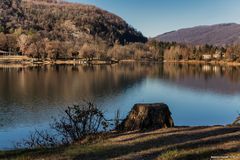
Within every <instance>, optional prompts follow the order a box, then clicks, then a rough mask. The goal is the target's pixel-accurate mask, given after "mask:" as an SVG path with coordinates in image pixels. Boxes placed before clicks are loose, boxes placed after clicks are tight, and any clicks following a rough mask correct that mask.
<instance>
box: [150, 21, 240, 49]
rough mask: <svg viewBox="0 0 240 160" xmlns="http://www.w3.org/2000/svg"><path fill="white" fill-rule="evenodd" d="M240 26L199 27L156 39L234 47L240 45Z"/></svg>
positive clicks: (231, 24) (233, 24) (234, 24)
mask: <svg viewBox="0 0 240 160" xmlns="http://www.w3.org/2000/svg"><path fill="white" fill-rule="evenodd" d="M239 37H240V25H239V24H236V23H228V24H217V25H210V26H197V27H193V28H185V29H180V30H177V31H172V32H168V33H165V34H162V35H159V36H157V37H155V38H154V39H156V40H158V41H163V42H177V43H185V44H192V45H205V44H209V45H217V46H224V45H233V44H238V43H240V38H239Z"/></svg>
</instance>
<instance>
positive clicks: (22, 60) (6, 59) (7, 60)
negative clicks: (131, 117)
mask: <svg viewBox="0 0 240 160" xmlns="http://www.w3.org/2000/svg"><path fill="white" fill-rule="evenodd" d="M132 62H156V61H151V60H134V59H124V60H119V61H118V60H110V61H104V60H98V59H93V60H90V61H88V60H86V59H68V60H64V59H58V60H50V59H47V60H37V59H34V58H30V57H27V56H0V68H24V67H34V66H39V65H54V64H57V65H112V64H116V63H132ZM163 63H178V64H210V65H221V66H240V62H230V61H223V60H219V61H218V60H211V61H204V60H179V61H177V60H164V61H163Z"/></svg>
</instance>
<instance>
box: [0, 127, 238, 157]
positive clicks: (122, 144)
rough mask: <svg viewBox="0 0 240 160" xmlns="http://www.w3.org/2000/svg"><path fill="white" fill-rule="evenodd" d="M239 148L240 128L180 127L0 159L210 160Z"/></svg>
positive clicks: (25, 151)
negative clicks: (212, 157)
mask: <svg viewBox="0 0 240 160" xmlns="http://www.w3.org/2000/svg"><path fill="white" fill-rule="evenodd" d="M239 145H240V126H194V127H189V126H187V127H186V126H180V127H174V128H163V129H157V130H150V131H145V132H139V131H132V132H125V133H115V132H110V133H108V134H106V135H103V136H100V137H98V136H97V137H95V138H94V140H93V141H92V142H89V143H87V144H82V143H81V142H76V143H74V144H71V145H69V146H59V147H57V148H52V149H43V148H42V149H41V148H40V149H18V150H10V151H0V159H9V158H10V159H46V160H48V159H49V160H52V159H67V160H68V159H69V160H70V159H122V160H124V159H139V157H140V158H141V159H156V158H157V159H164V160H175V159H176V160H179V159H196V158H197V159H209V158H210V157H211V156H240V150H239V148H238V147H239ZM103 146H104V147H103ZM149 157H154V158H149Z"/></svg>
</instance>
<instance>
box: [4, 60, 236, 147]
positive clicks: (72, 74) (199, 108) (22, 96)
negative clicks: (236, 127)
mask: <svg viewBox="0 0 240 160" xmlns="http://www.w3.org/2000/svg"><path fill="white" fill-rule="evenodd" d="M239 75H240V67H221V66H214V65H204V64H201V65H190V64H169V63H165V64H164V65H163V64H152V63H124V64H117V65H112V66H104V65H103V66H67V65H56V66H40V67H27V68H8V67H7V68H1V69H0V80H1V83H0V149H10V148H12V147H13V144H14V142H17V141H20V140H22V139H23V138H25V137H27V136H28V135H29V133H30V132H31V131H34V130H35V129H44V128H46V127H47V126H48V124H49V122H51V121H52V119H53V117H57V116H58V115H59V114H61V113H62V112H63V111H64V108H66V107H67V106H71V105H73V104H78V103H81V102H82V100H91V101H94V102H95V104H97V105H98V106H99V107H101V108H102V109H103V110H104V112H105V113H106V115H107V116H108V117H109V118H111V117H113V116H114V114H115V112H116V111H117V110H118V109H119V110H120V112H121V117H122V118H124V117H125V116H126V114H127V113H128V112H129V111H130V109H131V107H132V106H133V104H135V103H150V102H164V103H166V104H168V105H169V107H170V110H171V112H172V116H173V119H174V121H175V124H176V125H181V126H182V125H184V126H186V125H190V126H198V125H225V124H230V123H232V122H233V121H234V120H235V118H236V117H237V116H238V111H240V76H239Z"/></svg>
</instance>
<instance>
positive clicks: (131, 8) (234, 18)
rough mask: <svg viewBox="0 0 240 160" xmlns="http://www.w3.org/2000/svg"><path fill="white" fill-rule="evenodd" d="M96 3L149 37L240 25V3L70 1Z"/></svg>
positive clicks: (213, 0)
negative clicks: (190, 29)
mask: <svg viewBox="0 0 240 160" xmlns="http://www.w3.org/2000/svg"><path fill="white" fill-rule="evenodd" d="M68 1H72V2H79V3H85V4H93V5H95V6H98V7H100V8H102V9H105V10H107V11H110V12H112V13H114V14H117V15H118V16H120V17H122V18H123V19H124V20H126V21H127V22H128V23H129V24H130V25H132V26H133V27H135V28H136V29H137V30H139V31H141V32H142V33H143V34H144V35H145V36H148V37H153V36H156V35H158V34H161V33H165V32H169V31H172V30H177V29H180V28H186V27H193V26H197V25H210V24H218V23H230V22H234V23H240V9H239V8H240V0H68Z"/></svg>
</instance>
